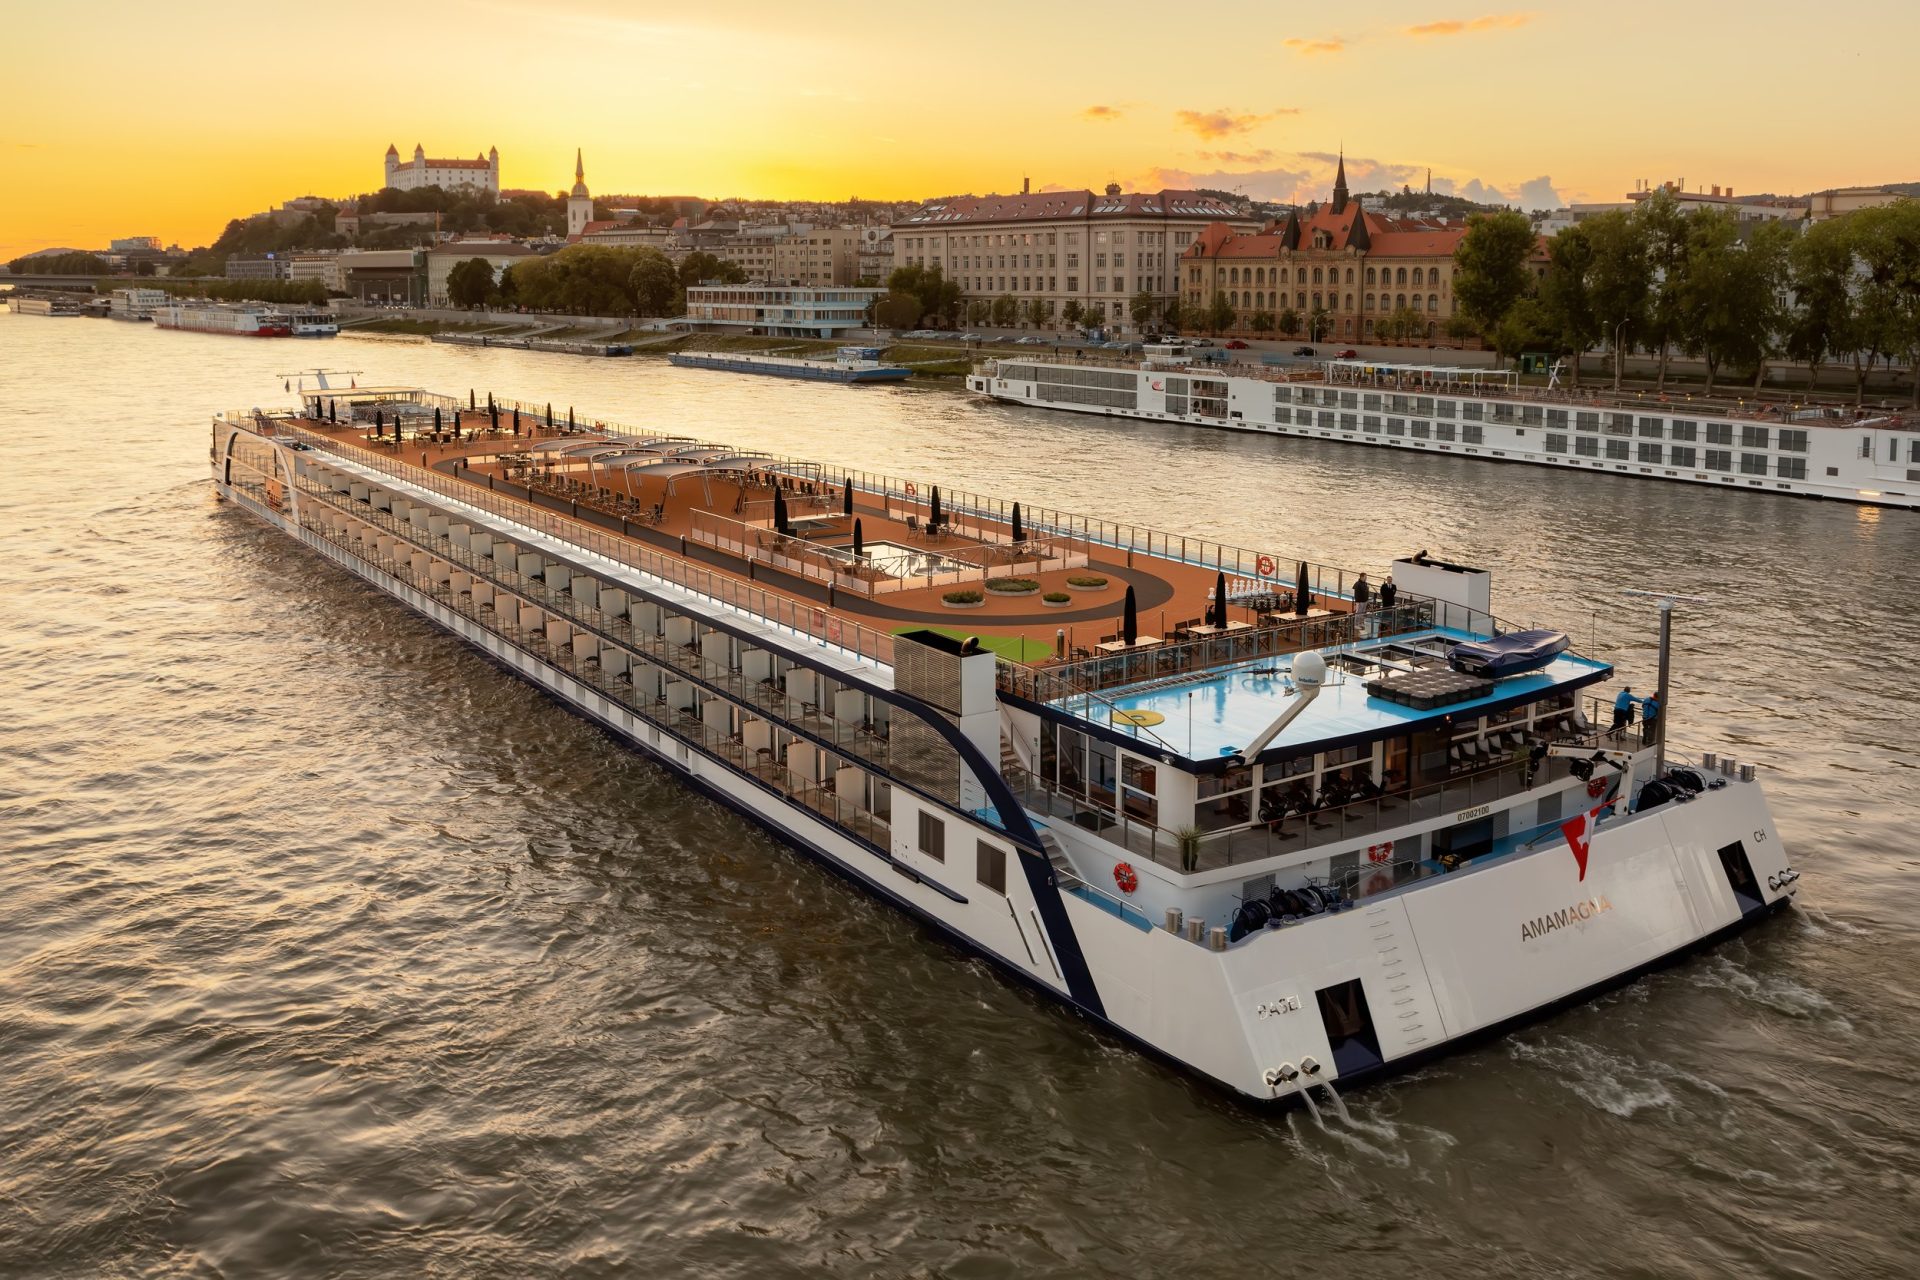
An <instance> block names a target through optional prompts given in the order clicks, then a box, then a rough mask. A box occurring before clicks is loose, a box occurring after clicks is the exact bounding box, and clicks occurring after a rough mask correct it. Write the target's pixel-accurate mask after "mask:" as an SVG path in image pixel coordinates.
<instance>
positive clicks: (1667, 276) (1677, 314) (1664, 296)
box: [1601, 187, 1689, 391]
mask: <svg viewBox="0 0 1920 1280" xmlns="http://www.w3.org/2000/svg"><path fill="white" fill-rule="evenodd" d="M1688 216H1689V215H1688V214H1687V212H1686V211H1685V210H1684V209H1682V208H1681V207H1680V202H1679V201H1678V200H1677V199H1675V198H1674V195H1673V193H1672V192H1671V191H1668V190H1666V189H1665V188H1664V187H1663V188H1661V189H1659V190H1657V191H1655V192H1653V193H1652V194H1651V195H1649V196H1648V197H1647V198H1646V199H1644V200H1642V201H1641V202H1640V203H1639V205H1638V206H1636V207H1635V209H1634V211H1633V224H1634V231H1635V234H1636V236H1637V239H1638V243H1639V244H1640V246H1641V252H1642V253H1643V254H1644V255H1645V257H1646V262H1647V271H1648V285H1647V294H1646V298H1645V301H1644V302H1643V304H1642V312H1641V314H1640V316H1639V320H1640V322H1641V323H1642V324H1643V325H1644V327H1645V331H1646V333H1645V336H1646V345H1647V348H1648V349H1649V350H1651V351H1656V352H1658V353H1659V356H1660V375H1659V383H1658V385H1659V387H1660V389H1661V390H1663V391H1664V390H1665V389H1666V386H1667V357H1668V355H1669V353H1670V352H1671V351H1672V350H1673V346H1674V344H1675V343H1677V342H1678V341H1680V334H1681V331H1682V330H1683V329H1684V328H1685V327H1686V323H1687V315H1686V301H1685V298H1684V292H1685V288H1686V277H1687V245H1688V236H1687V220H1688ZM1601 314H1602V317H1603V318H1604V316H1605V312H1604V311H1603V312H1602V313H1601ZM1614 385H1615V386H1616V387H1618V386H1619V381H1618V379H1617V378H1616V380H1615V382H1614Z"/></svg>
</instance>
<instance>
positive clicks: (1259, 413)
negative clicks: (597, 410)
mask: <svg viewBox="0 0 1920 1280" xmlns="http://www.w3.org/2000/svg"><path fill="white" fill-rule="evenodd" d="M1003 363H1004V364H1006V365H1012V366H1016V367H1018V368H1020V369H1045V368H1049V367H1050V366H1047V365H1046V364H1045V362H1044V361H1037V360H1036V361H1033V362H1027V361H1021V360H1019V359H1018V358H1017V357H1012V358H1009V359H1008V360H1006V361H1004V362H1003ZM1064 368H1072V366H1064ZM1113 372H1122V373H1125V374H1127V375H1129V378H1130V380H1131V383H1132V386H1131V388H1130V389H1131V392H1132V394H1131V395H1130V396H1129V395H1128V394H1127V393H1126V392H1125V391H1122V392H1119V393H1117V394H1115V393H1111V392H1105V393H1101V398H1103V399H1118V400H1127V401H1130V402H1131V403H1130V404H1117V405H1116V404H1096V403H1076V402H1074V401H1072V400H1068V399H1063V398H1061V397H1060V395H1059V393H1058V391H1057V390H1055V391H1049V390H1047V389H1046V386H1047V384H1045V383H1044V382H1042V381H1039V380H1037V379H1035V378H1032V377H998V376H994V375H993V373H991V372H989V373H976V374H972V375H969V377H968V378H967V387H968V389H969V390H972V391H975V392H978V393H980V394H982V395H986V396H990V397H992V398H993V399H996V400H1004V401H1008V402H1010V403H1014V404H1024V405H1031V406H1034V407H1036V408H1045V409H1065V410H1069V411H1071V412H1075V413H1092V414H1099V415H1101V416H1104V417H1116V418H1139V419H1143V420H1146V421H1150V422H1178V423H1185V424H1188V425H1191V426H1197V427H1218V428H1222V429H1225V430H1229V431H1245V432H1249V433H1252V434H1257V435H1272V436H1298V437H1302V438H1305V439H1312V440H1338V441H1341V442H1343V443H1347V444H1360V445H1371V446H1374V447H1378V448H1387V449H1404V450H1408V451H1413V452H1424V453H1440V454H1455V455H1461V456H1467V457H1473V458H1478V459H1480V460H1482V461H1487V462H1527V463H1534V464H1537V465H1540V466H1550V467H1559V468H1564V469H1568V470H1581V471H1595V472H1604V473H1605V474H1607V475H1618V476H1627V477H1631V478H1634V479H1648V480H1671V481H1676V482H1679V483H1684V484H1701V485H1712V486H1716V487H1719V488H1727V489H1736V488H1737V489H1741V490H1746V491H1756V492H1762V493H1782V494H1791V495H1794V496H1797V497H1805V498H1832V499H1836V500H1839V501H1842V502H1858V503H1866V504H1870V505H1873V506H1890V507H1907V508H1920V424H1911V423H1909V424H1904V425H1903V424H1901V423H1900V422H1899V421H1898V420H1897V419H1880V420H1878V421H1877V422H1876V423H1861V424H1857V425H1820V424H1809V423H1801V422H1784V423H1783V422H1781V421H1780V420H1779V419H1769V420H1764V421H1763V420H1759V419H1754V420H1751V421H1749V420H1744V419H1732V420H1729V419H1709V418H1704V417H1702V416H1701V415H1700V414H1699V413H1697V412H1695V413H1691V414H1690V413H1688V412H1687V410H1686V407H1685V405H1684V404H1676V403H1668V404H1649V405H1646V406H1643V407H1637V408H1635V409H1634V410H1633V411H1632V416H1633V418H1634V419H1635V424H1634V429H1633V433H1632V434H1617V435H1616V434H1610V433H1606V432H1605V429H1604V428H1602V430H1600V431H1592V432H1582V431H1580V430H1577V429H1575V428H1574V427H1572V426H1571V425H1568V426H1551V425H1548V424H1546V423H1544V422H1536V423H1526V424H1520V423H1506V422H1496V421H1493V420H1491V419H1492V416H1493V415H1492V409H1493V407H1494V406H1496V405H1499V406H1502V407H1508V406H1511V407H1514V408H1516V409H1518V408H1529V409H1532V410H1535V411H1540V410H1542V409H1543V408H1546V407H1551V408H1555V409H1560V410H1565V411H1568V412H1569V413H1571V414H1577V413H1580V412H1589V413H1593V414H1595V415H1597V416H1598V417H1599V418H1600V419H1601V421H1602V422H1605V421H1606V420H1607V419H1608V417H1609V416H1611V415H1612V414H1614V413H1615V412H1619V411H1620V410H1619V408H1618V406H1601V405H1598V404H1593V403H1589V402H1585V401H1578V402H1571V401H1570V402H1556V403H1554V404H1553V405H1551V406H1545V405H1543V403H1542V402H1524V401H1504V400H1501V399H1499V398H1498V397H1493V396H1484V397H1476V396H1465V395H1439V394H1438V393H1434V394H1433V395H1430V396H1429V397H1428V398H1429V399H1438V400H1444V401H1450V402H1454V403H1455V404H1456V405H1457V406H1458V407H1459V408H1461V409H1464V407H1465V406H1466V405H1468V404H1476V405H1478V406H1480V407H1481V408H1482V410H1483V411H1484V415H1485V416H1484V417H1483V418H1482V419H1481V420H1477V421H1473V422H1471V423H1469V422H1467V421H1466V420H1465V419H1464V418H1455V419H1441V418H1439V417H1437V416H1436V415H1434V414H1431V413H1429V414H1427V415H1425V416H1424V417H1423V416H1421V415H1418V414H1416V413H1415V412H1414V411H1413V410H1411V409H1405V410H1400V411H1397V412H1395V411H1389V410H1386V409H1374V410H1366V409H1363V408H1362V407H1361V406H1360V405H1358V404H1353V405H1348V406H1344V407H1343V406H1334V407H1324V406H1318V405H1315V406H1306V405H1301V404H1298V403H1290V404H1281V403H1279V402H1277V400H1276V388H1279V387H1287V388H1288V390H1289V392H1290V393H1292V394H1296V395H1297V394H1298V392H1299V391H1300V390H1303V389H1305V388H1308V387H1312V388H1314V389H1316V390H1318V389H1319V388H1320V387H1321V386H1322V384H1317V383H1293V384H1285V383H1276V382H1274V381H1272V380H1270V379H1266V378H1253V377H1229V376H1227V375H1225V374H1222V373H1217V372H1212V371H1208V370H1206V369H1205V368H1204V367H1203V366H1197V365H1196V366H1192V367H1191V368H1190V369H1189V370H1186V371H1174V372H1168V371H1165V370H1157V371H1136V370H1132V369H1125V370H1114V371H1113ZM1170 378H1186V379H1192V380H1195V381H1198V380H1212V381H1215V382H1218V383H1224V384H1225V385H1226V387H1227V395H1226V396H1225V398H1224V399H1223V400H1220V401H1217V402H1214V403H1215V404H1217V406H1218V408H1217V412H1210V413H1199V412H1192V411H1190V408H1189V411H1184V412H1182V411H1176V410H1177V408H1178V406H1177V403H1176V405H1175V406H1174V407H1173V408H1170V407H1169V396H1168V394H1167V391H1166V389H1165V384H1166V382H1167V381H1168V380H1169V379H1170ZM1339 389H1340V390H1343V391H1349V392H1352V391H1356V390H1359V389H1357V388H1353V387H1342V388H1339ZM1187 403H1188V405H1189V407H1190V406H1191V405H1192V403H1193V400H1192V399H1189V400H1188V402H1187ZM1515 416H1518V415H1517V414H1516V415H1515ZM1676 422H1678V423H1685V424H1692V426H1693V437H1692V438H1690V439H1688V440H1687V441H1685V442H1684V443H1682V444H1681V445H1679V446H1678V447H1680V448H1684V449H1688V450H1691V451H1692V452H1691V460H1692V462H1691V465H1685V466H1681V465H1675V464H1674V462H1673V450H1674V449H1675V447H1676V446H1675V444H1674V443H1673V439H1674V437H1673V430H1674V424H1675V423H1676ZM1709 422H1724V423H1727V424H1728V425H1729V426H1730V427H1731V433H1730V435H1731V439H1730V440H1728V441H1727V442H1725V443H1709V442H1708V441H1707V439H1706V425H1707V423H1709ZM1643 423H1644V424H1646V427H1647V429H1648V430H1653V431H1657V432H1658V433H1659V434H1658V435H1657V436H1643V435H1641V434H1640V431H1641V424H1643ZM1443 426H1444V427H1445V428H1447V429H1448V430H1450V431H1452V432H1453V433H1454V436H1455V438H1453V439H1442V438H1440V431H1441V428H1442V427H1443ZM1468 426H1472V427H1474V428H1476V429H1477V431H1478V435H1479V438H1478V439H1477V440H1473V441H1469V440H1467V439H1466V438H1465V435H1466V428H1467V427H1468ZM1747 426H1753V427H1758V428H1762V429H1764V430H1766V432H1767V437H1766V439H1767V441H1768V443H1767V444H1766V445H1762V446H1755V447H1751V448H1743V447H1742V444H1741V440H1742V428H1743V427H1747ZM1783 428H1785V429H1789V430H1804V431H1805V432H1806V434H1807V448H1806V449H1805V450H1804V451H1799V450H1784V449H1781V448H1779V447H1778V440H1779V436H1780V432H1781V431H1782V429H1783ZM1583 436H1584V437H1585V438H1586V439H1587V440H1589V441H1591V443H1592V445H1593V446H1594V450H1595V451H1594V453H1592V454H1590V455H1589V454H1582V453H1580V452H1579V449H1580V447H1581V439H1582V437H1583ZM1550 437H1558V438H1559V439H1560V441H1561V442H1562V444H1561V449H1560V450H1558V451H1556V450H1552V449H1549V447H1548V445H1549V443H1550ZM1622 445H1624V446H1625V453H1624V456H1614V455H1615V454H1618V453H1619V451H1620V449H1621V446H1622ZM1610 449H1611V450H1612V451H1613V452H1612V453H1610V452H1609V450H1610ZM1710 449H1711V450H1716V451H1719V452H1724V453H1725V454H1726V455H1727V459H1726V460H1727V463H1728V468H1727V469H1725V470H1718V469H1710V468H1709V467H1708V466H1707V465H1705V464H1706V462H1707V459H1708V453H1709V450H1710ZM1643 450H1645V451H1648V452H1647V455H1646V456H1644V457H1643ZM1653 450H1657V458H1658V460H1657V461H1656V460H1655V456H1656V455H1655V454H1654V453H1653V452H1652V451H1653ZM1749 459H1754V460H1757V461H1751V462H1750V461H1749ZM1783 464H1784V466H1783ZM1748 466H1753V467H1757V468H1759V470H1755V471H1747V470H1744V469H1743V468H1745V467H1748ZM1802 472H1803V474H1801V473H1802Z"/></svg>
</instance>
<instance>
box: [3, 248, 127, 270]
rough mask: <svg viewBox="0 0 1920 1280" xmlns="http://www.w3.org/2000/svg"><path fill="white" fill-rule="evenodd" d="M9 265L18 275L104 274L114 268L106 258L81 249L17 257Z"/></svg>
mask: <svg viewBox="0 0 1920 1280" xmlns="http://www.w3.org/2000/svg"><path fill="white" fill-rule="evenodd" d="M7 266H8V267H9V268H11V269H12V271H13V274H15V275H17V276H104V275H111V274H112V273H113V268H112V267H109V266H108V265H107V261H106V259H105V258H102V257H99V256H98V255H96V254H91V253H85V252H81V251H79V250H75V251H74V252H72V253H43V254H40V255H39V256H37V257H35V256H32V255H29V256H27V257H24V258H15V259H14V260H13V261H12V262H9V263H8V264H7Z"/></svg>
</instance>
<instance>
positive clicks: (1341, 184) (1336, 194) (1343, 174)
mask: <svg viewBox="0 0 1920 1280" xmlns="http://www.w3.org/2000/svg"><path fill="white" fill-rule="evenodd" d="M1323 154H1324V153H1323ZM1333 211H1334V212H1335V213H1345V212H1346V211H1347V149H1346V148H1345V147H1341V148H1340V167H1339V169H1337V170H1336V171H1335V172H1334V175H1333Z"/></svg>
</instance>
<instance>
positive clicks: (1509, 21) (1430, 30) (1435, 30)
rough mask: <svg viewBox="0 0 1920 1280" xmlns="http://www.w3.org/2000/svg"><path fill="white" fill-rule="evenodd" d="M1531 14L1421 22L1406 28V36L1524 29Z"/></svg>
mask: <svg viewBox="0 0 1920 1280" xmlns="http://www.w3.org/2000/svg"><path fill="white" fill-rule="evenodd" d="M1535 16H1536V15H1535V14H1532V13H1490V14H1488V15H1486V16H1485V17H1483V18H1469V19H1464V20H1463V19H1459V18H1447V19H1443V20H1441V21H1439V22H1421V23H1417V24H1415V25H1414V26H1411V27H1408V28H1406V34H1408V35H1410V36H1414V37H1416V38H1419V39H1426V38H1427V37H1429V36H1461V35H1466V34H1467V33H1468V32H1472V31H1511V30H1513V29H1514V28H1515V27H1524V26H1526V25H1527V24H1528V23H1529V22H1532V21H1533V20H1534V18H1535Z"/></svg>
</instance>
